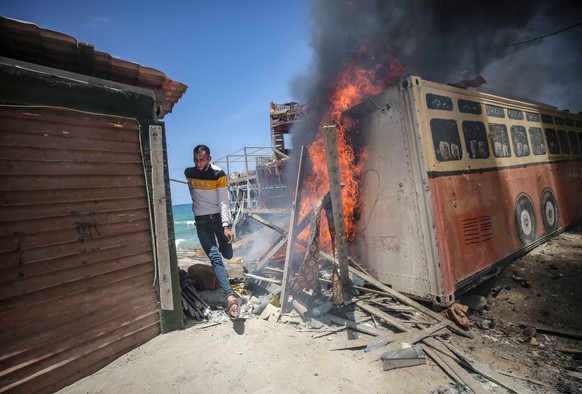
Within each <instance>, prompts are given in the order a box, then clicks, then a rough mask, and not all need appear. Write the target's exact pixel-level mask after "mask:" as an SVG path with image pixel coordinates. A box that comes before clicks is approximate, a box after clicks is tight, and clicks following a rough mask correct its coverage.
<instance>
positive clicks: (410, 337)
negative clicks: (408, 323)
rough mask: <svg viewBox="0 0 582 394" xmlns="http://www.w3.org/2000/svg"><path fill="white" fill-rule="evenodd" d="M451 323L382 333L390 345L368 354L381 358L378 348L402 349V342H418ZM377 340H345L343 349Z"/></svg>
mask: <svg viewBox="0 0 582 394" xmlns="http://www.w3.org/2000/svg"><path fill="white" fill-rule="evenodd" d="M449 324H451V322H450V321H444V322H441V323H438V324H435V325H433V326H431V327H429V328H425V329H424V330H414V331H410V329H409V331H406V332H401V333H398V334H388V335H386V334H384V335H382V338H385V339H387V340H388V342H389V343H388V345H386V346H384V347H380V348H377V349H375V350H372V351H370V352H368V354H372V353H374V355H375V356H374V357H376V358H379V357H378V356H377V354H378V350H381V351H382V353H384V352H387V351H390V350H396V349H400V346H401V343H403V342H405V343H416V342H418V341H420V340H422V339H424V338H426V337H428V336H430V335H434V334H435V333H437V332H438V331H440V330H442V329H443V328H445V327H446V326H447V325H449ZM373 342H375V341H370V339H368V338H364V339H354V340H351V341H344V343H343V345H342V347H340V348H342V349H348V348H353V347H366V346H368V345H369V344H371V343H373Z"/></svg>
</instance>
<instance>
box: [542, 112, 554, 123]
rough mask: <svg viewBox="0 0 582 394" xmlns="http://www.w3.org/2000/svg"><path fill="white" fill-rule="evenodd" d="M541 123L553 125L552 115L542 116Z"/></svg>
mask: <svg viewBox="0 0 582 394" xmlns="http://www.w3.org/2000/svg"><path fill="white" fill-rule="evenodd" d="M542 122H544V123H547V124H554V117H553V116H552V115H544V114H542Z"/></svg>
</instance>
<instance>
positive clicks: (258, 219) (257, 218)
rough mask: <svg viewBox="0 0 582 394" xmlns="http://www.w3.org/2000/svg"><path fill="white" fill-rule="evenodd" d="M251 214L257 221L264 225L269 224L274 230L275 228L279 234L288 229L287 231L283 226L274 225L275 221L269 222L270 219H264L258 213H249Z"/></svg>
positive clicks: (284, 232)
mask: <svg viewBox="0 0 582 394" xmlns="http://www.w3.org/2000/svg"><path fill="white" fill-rule="evenodd" d="M249 216H250V217H251V218H253V219H255V220H256V221H257V222H259V223H261V224H262V225H264V226H267V227H269V228H270V229H272V230H275V231H276V232H278V233H279V234H286V233H287V231H285V230H283V229H282V228H280V227H278V226H276V225H274V224H273V223H271V222H269V221H268V220H265V219H263V218H262V217H260V216H259V215H256V214H254V213H251V214H249Z"/></svg>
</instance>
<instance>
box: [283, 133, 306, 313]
mask: <svg viewBox="0 0 582 394" xmlns="http://www.w3.org/2000/svg"><path fill="white" fill-rule="evenodd" d="M304 161H305V146H303V145H302V146H301V154H300V155H299V168H298V170H297V185H296V186H295V200H293V205H292V206H291V219H290V220H289V232H288V233H287V251H286V253H285V268H284V269H283V278H282V282H283V283H282V286H281V313H285V312H286V311H287V310H288V306H289V300H288V298H289V294H288V292H289V285H290V281H291V275H290V267H289V265H290V264H291V263H292V262H293V250H294V249H295V237H296V236H297V234H296V231H295V222H297V215H298V211H299V208H300V207H298V206H297V205H298V204H299V203H300V202H301V184H302V183H303V165H304Z"/></svg>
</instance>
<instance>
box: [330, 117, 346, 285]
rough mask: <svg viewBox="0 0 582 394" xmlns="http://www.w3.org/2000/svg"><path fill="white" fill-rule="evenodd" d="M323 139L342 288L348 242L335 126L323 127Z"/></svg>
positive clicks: (344, 277)
mask: <svg viewBox="0 0 582 394" xmlns="http://www.w3.org/2000/svg"><path fill="white" fill-rule="evenodd" d="M323 141H324V144H325V159H326V162H327V176H328V178H329V191H330V195H331V209H332V212H333V223H334V226H335V232H336V247H337V260H338V265H339V274H340V278H341V282H342V285H343V287H344V288H346V287H348V286H350V285H351V281H350V276H349V273H348V243H347V236H346V224H345V219H344V207H343V201H342V186H341V177H340V167H339V158H338V149H337V134H336V128H335V126H324V127H323Z"/></svg>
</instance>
